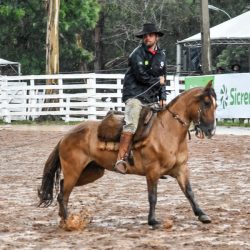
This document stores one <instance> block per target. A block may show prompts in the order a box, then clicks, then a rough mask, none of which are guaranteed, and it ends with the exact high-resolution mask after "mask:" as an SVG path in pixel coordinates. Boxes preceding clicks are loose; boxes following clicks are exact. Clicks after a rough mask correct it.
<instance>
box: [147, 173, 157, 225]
mask: <svg viewBox="0 0 250 250" xmlns="http://www.w3.org/2000/svg"><path fill="white" fill-rule="evenodd" d="M157 185H158V178H152V177H150V176H147V187H148V201H149V214H148V225H150V226H153V228H156V227H157V225H158V224H159V222H158V221H157V220H156V219H155V206H156V203H157Z"/></svg>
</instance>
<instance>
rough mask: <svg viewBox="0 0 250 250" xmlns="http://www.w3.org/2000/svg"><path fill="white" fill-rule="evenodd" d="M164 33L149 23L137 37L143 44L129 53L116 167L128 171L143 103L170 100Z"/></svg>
mask: <svg viewBox="0 0 250 250" xmlns="http://www.w3.org/2000/svg"><path fill="white" fill-rule="evenodd" d="M163 35H164V34H163V33H162V32H161V31H159V30H158V29H157V28H156V26H155V25H154V24H153V23H146V24H144V25H143V29H142V30H141V31H140V32H139V33H137V34H136V35H135V36H136V37H137V38H141V39H142V43H141V45H140V46H138V47H137V48H136V49H135V50H134V51H133V52H132V53H131V54H130V56H129V64H128V66H129V69H128V71H127V72H126V74H125V78H124V85H123V96H122V101H123V102H125V125H124V127H123V132H122V134H121V139H120V146H119V152H118V157H117V162H116V164H115V166H114V170H115V171H117V172H119V173H122V174H125V173H126V161H125V160H126V158H127V156H128V150H129V147H130V144H131V142H132V138H133V135H134V133H135V131H136V129H137V126H138V121H139V117H140V112H141V109H142V105H145V104H154V103H158V102H159V101H160V106H161V107H163V106H164V104H165V101H166V91H165V89H166V88H165V86H164V85H165V79H166V63H165V61H166V55H165V51H163V50H161V49H160V48H159V46H158V40H159V37H161V36H163Z"/></svg>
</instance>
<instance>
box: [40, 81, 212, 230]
mask: <svg viewBox="0 0 250 250" xmlns="http://www.w3.org/2000/svg"><path fill="white" fill-rule="evenodd" d="M216 107H217V104H216V93H215V91H214V89H213V87H212V82H211V81H210V82H209V83H208V84H207V85H206V86H205V87H195V88H192V89H190V90H186V91H184V92H182V93H181V94H180V95H178V96H177V97H175V98H174V99H173V100H172V101H171V102H170V103H169V104H168V105H166V106H165V108H163V109H161V110H158V111H157V112H156V116H155V118H154V120H153V123H152V126H151V128H150V131H149V133H148V135H147V136H146V137H145V138H144V139H142V140H141V141H138V142H136V143H134V145H133V147H132V149H131V151H132V153H133V161H132V162H128V163H127V174H135V175H140V176H145V177H146V181H147V191H148V202H149V213H148V225H150V226H152V227H153V228H157V227H158V224H159V223H160V222H159V221H158V220H156V217H155V207H156V203H157V184H158V180H159V179H160V178H161V177H162V176H165V175H169V176H171V177H174V178H175V179H176V180H177V182H178V184H179V186H180V188H181V190H182V191H183V193H184V195H185V196H186V198H187V199H188V201H189V202H190V204H191V207H192V210H193V213H194V215H195V216H197V217H198V220H200V221H201V222H202V223H210V222H211V219H210V217H209V216H208V215H207V214H206V213H205V212H204V211H203V210H202V209H201V208H200V207H199V205H198V203H197V202H196V200H195V198H194V193H193V191H192V188H191V184H190V180H189V169H188V165H187V161H188V146H187V140H188V136H187V135H188V134H189V127H190V125H191V124H193V125H194V128H195V130H196V134H197V136H198V137H203V138H204V136H206V137H207V138H208V139H209V138H211V137H212V136H213V135H214V134H215V129H216V118H215V111H216ZM99 125H100V121H85V122H83V123H81V124H79V125H77V126H76V127H75V128H74V129H72V130H71V131H69V132H68V133H67V134H66V135H65V136H64V137H63V138H62V139H61V140H60V141H59V142H58V144H57V145H56V147H55V148H54V150H53V151H52V152H51V154H50V156H49V157H48V159H47V161H46V163H45V166H44V170H43V177H42V184H41V187H40V189H39V190H38V196H39V199H40V203H39V206H44V207H47V206H49V205H50V204H51V203H52V201H53V189H54V186H56V184H57V187H60V188H59V189H60V191H58V195H57V201H58V203H59V216H60V217H61V219H62V220H63V221H66V219H67V218H68V208H67V205H68V201H69V196H70V194H71V192H72V190H73V188H74V187H75V186H82V185H86V184H88V183H91V182H94V181H95V180H97V179H99V178H101V177H102V176H103V175H104V171H105V170H111V171H113V166H114V164H115V162H116V159H117V149H114V148H115V147H114V148H113V149H107V148H101V147H100V139H99V138H98V136H97V131H98V127H99ZM61 170H62V173H63V179H62V178H61V177H60V171H61ZM60 179H61V180H60Z"/></svg>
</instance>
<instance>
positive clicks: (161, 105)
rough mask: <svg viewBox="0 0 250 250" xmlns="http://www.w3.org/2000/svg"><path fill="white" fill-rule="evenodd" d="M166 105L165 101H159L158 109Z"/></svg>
mask: <svg viewBox="0 0 250 250" xmlns="http://www.w3.org/2000/svg"><path fill="white" fill-rule="evenodd" d="M165 105H166V100H160V107H161V108H164V107H165Z"/></svg>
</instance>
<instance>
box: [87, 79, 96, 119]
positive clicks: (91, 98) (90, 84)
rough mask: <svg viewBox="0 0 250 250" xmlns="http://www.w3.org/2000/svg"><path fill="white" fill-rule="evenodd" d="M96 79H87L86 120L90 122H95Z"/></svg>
mask: <svg viewBox="0 0 250 250" xmlns="http://www.w3.org/2000/svg"><path fill="white" fill-rule="evenodd" d="M95 85H96V78H95V77H93V78H89V79H87V93H88V98H87V99H88V103H89V106H88V119H90V120H96V106H95V103H96V98H95V95H96V89H95V87H96V86H95Z"/></svg>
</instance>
